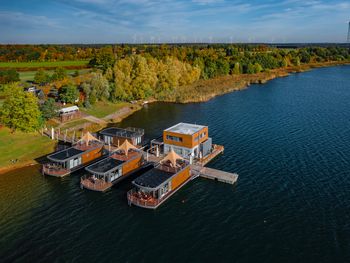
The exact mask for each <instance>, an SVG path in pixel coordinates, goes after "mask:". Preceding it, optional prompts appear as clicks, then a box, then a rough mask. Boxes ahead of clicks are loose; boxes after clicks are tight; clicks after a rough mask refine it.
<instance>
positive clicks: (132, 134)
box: [99, 127, 145, 147]
mask: <svg viewBox="0 0 350 263" xmlns="http://www.w3.org/2000/svg"><path fill="white" fill-rule="evenodd" d="M99 134H100V136H101V138H102V140H103V141H104V142H105V143H106V144H109V145H113V146H116V147H119V145H121V144H123V143H124V141H125V140H128V141H129V142H130V143H131V144H133V145H134V146H141V145H142V143H143V139H144V134H145V131H144V130H143V129H140V128H133V127H128V128H125V129H122V128H117V127H110V128H106V129H104V130H102V131H100V132H99Z"/></svg>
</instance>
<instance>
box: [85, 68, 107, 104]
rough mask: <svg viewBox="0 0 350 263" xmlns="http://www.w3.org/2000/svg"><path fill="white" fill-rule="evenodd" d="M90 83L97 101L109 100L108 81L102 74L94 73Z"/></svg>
mask: <svg viewBox="0 0 350 263" xmlns="http://www.w3.org/2000/svg"><path fill="white" fill-rule="evenodd" d="M90 83H91V84H90V86H91V88H92V90H95V93H96V98H97V99H99V100H101V99H108V98H109V84H108V80H107V79H106V78H105V77H104V76H103V75H102V74H101V73H92V78H91V82H90Z"/></svg>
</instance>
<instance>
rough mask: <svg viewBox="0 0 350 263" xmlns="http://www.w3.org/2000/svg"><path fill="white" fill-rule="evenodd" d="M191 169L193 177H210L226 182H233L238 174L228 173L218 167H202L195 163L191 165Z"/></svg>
mask: <svg viewBox="0 0 350 263" xmlns="http://www.w3.org/2000/svg"><path fill="white" fill-rule="evenodd" d="M191 171H192V173H193V175H194V176H195V177H198V176H200V177H203V178H207V179H212V180H215V181H219V182H223V183H228V184H234V183H235V182H236V181H237V179H238V174H236V173H229V172H225V171H221V170H218V169H213V168H209V167H203V166H199V165H195V164H192V165H191Z"/></svg>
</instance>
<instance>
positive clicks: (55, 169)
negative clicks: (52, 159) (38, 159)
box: [42, 163, 71, 177]
mask: <svg viewBox="0 0 350 263" xmlns="http://www.w3.org/2000/svg"><path fill="white" fill-rule="evenodd" d="M42 172H43V173H44V174H46V175H51V176H56V177H63V176H66V175H68V174H70V172H71V171H70V169H67V168H63V167H62V166H59V165H57V164H52V163H48V164H44V165H43V169H42Z"/></svg>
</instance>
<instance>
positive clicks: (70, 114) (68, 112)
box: [58, 106, 81, 122]
mask: <svg viewBox="0 0 350 263" xmlns="http://www.w3.org/2000/svg"><path fill="white" fill-rule="evenodd" d="M58 115H59V118H60V121H61V122H66V121H69V120H74V119H78V118H80V117H81V112H80V110H79V108H78V107H77V106H71V107H66V108H62V109H60V110H59V111H58Z"/></svg>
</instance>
